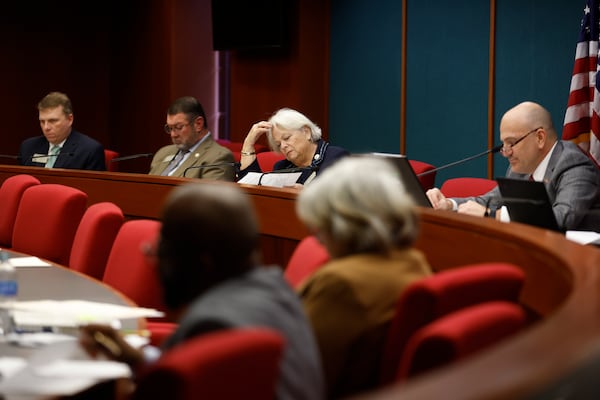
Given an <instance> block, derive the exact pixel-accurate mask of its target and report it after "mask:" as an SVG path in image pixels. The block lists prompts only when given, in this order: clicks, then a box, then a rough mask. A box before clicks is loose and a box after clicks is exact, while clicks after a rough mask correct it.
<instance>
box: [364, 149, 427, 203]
mask: <svg viewBox="0 0 600 400" xmlns="http://www.w3.org/2000/svg"><path fill="white" fill-rule="evenodd" d="M363 155H366V156H373V157H380V158H384V159H386V160H389V161H390V162H391V163H393V164H394V166H395V167H396V168H397V169H398V172H399V173H400V179H402V182H403V183H404V188H405V189H406V191H407V192H408V193H409V194H410V195H411V196H412V198H413V200H414V201H415V203H416V204H417V205H418V206H421V207H431V202H430V201H429V198H428V197H427V195H426V194H425V190H424V189H423V186H421V181H420V180H419V178H418V177H417V175H416V174H415V171H414V170H413V169H412V167H411V166H410V163H409V162H408V158H406V156H405V155H403V154H393V153H367V154H363Z"/></svg>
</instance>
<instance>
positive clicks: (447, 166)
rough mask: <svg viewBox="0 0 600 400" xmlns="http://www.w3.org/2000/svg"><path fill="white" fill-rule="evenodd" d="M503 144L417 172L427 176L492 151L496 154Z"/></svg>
mask: <svg viewBox="0 0 600 400" xmlns="http://www.w3.org/2000/svg"><path fill="white" fill-rule="evenodd" d="M503 146H504V145H503V144H499V145H498V146H496V147H493V148H491V149H489V150H486V151H484V152H482V153H479V154H475V155H474V156H470V157H467V158H463V159H462V160H458V161H454V162H451V163H450V164H446V165H442V166H441V167H437V168H434V169H430V170H429V171H425V172H421V173H420V174H417V176H419V177H420V176H425V175H429V174H433V173H434V172H438V171H440V170H442V169H446V168H449V167H453V166H455V165H457V164H462V163H465V162H467V161H471V160H474V159H476V158H479V157H482V156H485V155H486V154H490V153H492V154H494V153H497V152H499V151H500V150H501V149H502V147H503Z"/></svg>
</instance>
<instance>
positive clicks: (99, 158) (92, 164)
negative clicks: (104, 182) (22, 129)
mask: <svg viewBox="0 0 600 400" xmlns="http://www.w3.org/2000/svg"><path fill="white" fill-rule="evenodd" d="M49 148H50V144H49V143H48V140H46V138H45V137H44V136H36V137H32V138H29V139H25V140H24V141H23V143H21V147H20V149H19V157H20V158H19V160H20V162H21V165H28V166H34V167H43V166H44V164H45V163H46V159H45V157H35V156H36V155H45V154H48V149H49ZM54 168H67V169H88V170H95V171H106V165H105V162H104V147H103V146H102V145H101V144H100V143H99V142H98V141H96V140H94V139H92V138H91V137H89V136H86V135H84V134H83V133H80V132H77V131H76V130H72V131H71V133H70V134H69V136H68V137H67V140H66V141H65V143H64V145H63V147H62V149H61V151H60V154H59V155H58V156H57V158H56V161H55V162H54Z"/></svg>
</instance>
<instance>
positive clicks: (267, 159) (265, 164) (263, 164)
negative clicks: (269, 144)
mask: <svg viewBox="0 0 600 400" xmlns="http://www.w3.org/2000/svg"><path fill="white" fill-rule="evenodd" d="M284 158H285V156H284V155H283V154H281V153H277V152H275V151H263V152H262V153H256V159H257V160H258V165H260V169H261V170H262V171H263V172H270V171H273V166H274V165H275V163H276V162H277V161H281V160H283V159H284Z"/></svg>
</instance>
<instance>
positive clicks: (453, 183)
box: [440, 177, 498, 197]
mask: <svg viewBox="0 0 600 400" xmlns="http://www.w3.org/2000/svg"><path fill="white" fill-rule="evenodd" d="M497 185H498V184H497V183H496V181H495V180H493V179H486V178H474V177H461V178H450V179H447V180H445V181H444V183H442V186H441V187H440V191H441V192H442V193H443V194H444V196H446V197H471V196H480V195H482V194H485V193H487V192H489V191H490V190H492V189H493V188H495V187H496V186H497Z"/></svg>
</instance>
